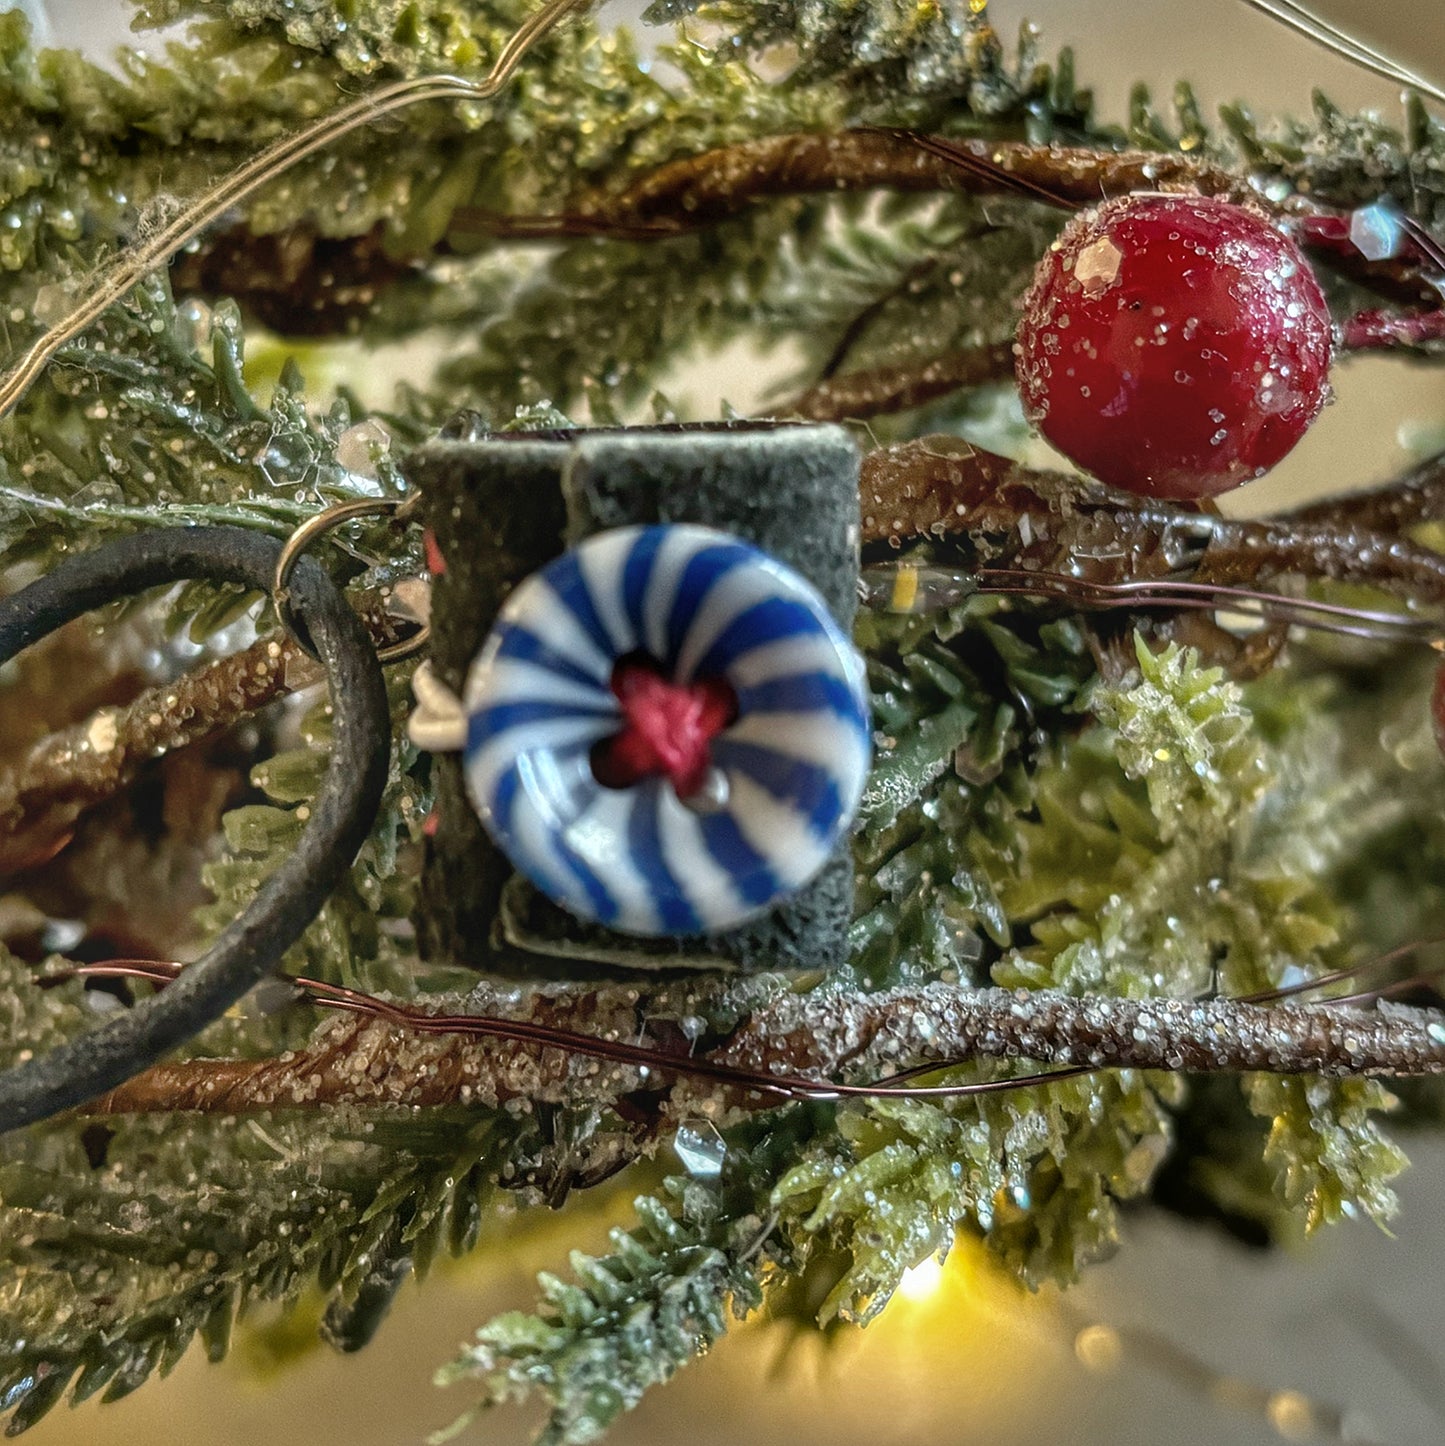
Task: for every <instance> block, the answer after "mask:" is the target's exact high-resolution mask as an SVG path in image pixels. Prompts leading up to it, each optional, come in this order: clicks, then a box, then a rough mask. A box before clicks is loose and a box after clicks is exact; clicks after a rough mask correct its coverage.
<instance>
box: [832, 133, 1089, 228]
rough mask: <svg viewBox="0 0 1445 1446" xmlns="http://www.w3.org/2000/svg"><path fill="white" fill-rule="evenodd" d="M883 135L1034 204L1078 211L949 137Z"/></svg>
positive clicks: (1050, 193)
mask: <svg viewBox="0 0 1445 1446" xmlns="http://www.w3.org/2000/svg"><path fill="white" fill-rule="evenodd" d="M860 129H863V130H872V129H873V127H871V126H865V127H860ZM878 133H879V134H880V135H891V136H898V137H900V138H901V139H903V140H907V141H910V142H912V144H914V145H915V146H917V147H918V148H919V150H921V151H927V152H928V154H929V155H931V156H937V157H938V158H939V160H942V161H947V162H949V164H950V165H954V166H957V167H958V169H959V170H960V171H967V172H968V173H969V175H971V176H979V177H981V178H982V179H983V180H986V181H994V182H996V183H997V184H999V185H1000V186H1003V187H1005V188H1006V189H1008V190H1011V191H1014V192H1016V193H1017V194H1018V195H1020V196H1027V197H1028V198H1029V199H1030V200H1032V201H1042V202H1043V203H1044V204H1045V205H1048V206H1057V207H1058V208H1059V209H1060V210H1064V211H1077V210H1078V209H1079V208H1078V206H1077V205H1076V204H1075V203H1074V202H1073V201H1070V200H1068V199H1067V198H1066V197H1064V196H1060V195H1059V194H1058V192H1057V191H1051V190H1049V188H1048V187H1047V186H1041V185H1039V183H1038V182H1037V181H1031V180H1030V179H1029V178H1028V177H1027V176H1019V175H1015V174H1014V172H1012V171H1010V170H1008V169H1007V168H1006V167H1004V166H1001V165H999V164H998V162H997V161H991V160H988V159H987V158H986V157H984V156H980V155H977V154H975V152H974V151H972V150H971V149H970V148H969V147H968V145H967V144H966V143H965V142H963V141H951V140H949V139H948V138H947V137H946V136H932V135H928V134H926V133H925V132H923V131H890V130H882V129H880V130H879V132H878Z"/></svg>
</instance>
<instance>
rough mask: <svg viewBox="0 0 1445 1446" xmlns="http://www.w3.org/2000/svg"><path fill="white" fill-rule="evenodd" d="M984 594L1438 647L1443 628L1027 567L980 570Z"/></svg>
mask: <svg viewBox="0 0 1445 1446" xmlns="http://www.w3.org/2000/svg"><path fill="white" fill-rule="evenodd" d="M972 576H973V577H974V578H975V579H976V580H977V582H978V590H979V592H980V593H985V594H990V595H995V596H1002V597H1059V598H1063V599H1065V600H1067V601H1069V602H1075V603H1081V604H1084V605H1085V606H1089V607H1096V608H1100V609H1104V610H1109V609H1114V608H1138V607H1160V608H1190V609H1194V610H1197V611H1205V612H1214V611H1218V610H1220V609H1223V610H1226V611H1236V612H1245V613H1248V614H1250V615H1251V616H1258V617H1260V618H1262V619H1263V620H1264V621H1267V622H1284V623H1289V624H1291V625H1292V626H1298V627H1304V628H1311V629H1313V630H1314V631H1316V632H1326V633H1336V634H1339V635H1342V636H1345V637H1356V638H1366V639H1369V640H1371V641H1375V642H1420V643H1424V644H1426V645H1427V646H1431V647H1436V646H1439V645H1440V644H1441V642H1442V638H1441V628H1442V624H1441V623H1440V622H1438V621H1436V620H1433V619H1426V618H1411V617H1407V616H1405V615H1403V614H1400V613H1393V612H1378V611H1375V610H1372V609H1370V608H1355V607H1347V606H1345V605H1343V604H1340V603H1328V602H1317V601H1315V600H1313V599H1311V598H1298V597H1289V596H1287V595H1286V594H1284V593H1274V592H1266V591H1261V590H1259V589H1256V588H1245V587H1236V586H1233V585H1231V584H1223V583H1209V582H1187V581H1182V580H1170V579H1167V578H1160V579H1147V578H1139V579H1135V580H1133V581H1129V582H1094V581H1091V580H1089V579H1087V578H1077V577H1070V576H1069V575H1068V574H1067V573H1060V572H1033V571H1028V570H1026V569H1023V568H981V569H979V570H978V571H977V572H976V573H974V574H973V575H972Z"/></svg>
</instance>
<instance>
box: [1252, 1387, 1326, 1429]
mask: <svg viewBox="0 0 1445 1446" xmlns="http://www.w3.org/2000/svg"><path fill="white" fill-rule="evenodd" d="M1265 1414H1266V1415H1267V1416H1268V1417H1269V1424H1270V1425H1271V1426H1273V1427H1274V1429H1275V1430H1276V1431H1278V1432H1279V1434H1280V1435H1281V1436H1283V1437H1284V1439H1285V1440H1286V1441H1305V1440H1308V1438H1309V1437H1311V1436H1313V1435H1314V1434H1315V1425H1316V1423H1315V1413H1314V1411H1313V1409H1312V1408H1311V1406H1310V1403H1309V1401H1308V1400H1307V1399H1306V1398H1305V1397H1304V1396H1302V1395H1300V1393H1299V1392H1298V1391H1276V1392H1275V1393H1274V1395H1272V1396H1271V1397H1270V1398H1269V1405H1268V1406H1266V1407H1265Z"/></svg>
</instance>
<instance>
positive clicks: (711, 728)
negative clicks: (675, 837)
mask: <svg viewBox="0 0 1445 1446" xmlns="http://www.w3.org/2000/svg"><path fill="white" fill-rule="evenodd" d="M612 692H613V693H614V695H615V696H616V698H617V701H618V703H619V704H620V705H621V707H622V720H623V721H622V728H621V730H620V731H619V732H617V733H615V734H613V736H612V737H611V738H608V739H605V740H604V741H603V742H601V743H599V744H598V745H597V746H596V748H594V749H593V750H592V772H593V774H594V775H595V776H596V779H597V781H598V782H599V783H600V784H602V786H603V787H604V788H631V787H632V785H633V784H635V783H640V782H641V781H642V780H643V779H644V778H652V777H656V776H658V775H661V776H662V777H664V778H668V779H671V781H672V786H673V787H674V788H675V789H676V790H677V796H678V797H679V798H691V797H692V795H693V794H695V793H697V792H698V791H699V790H701V789H702V787H703V785H704V784H705V783H706V782H707V775H708V770H709V768H710V767H711V766H712V740H713V739H714V738H716V737H717V735H718V734H719V733H721V732H722V731H723V729H725V728H726V727H728V726H729V724H731V723H732V722H733V721H734V720H735V719H736V718H737V715H738V703H737V695H736V694H735V693H734V692H733V690H732V686H731V685H730V684H729V683H728V682H727V681H726V680H725V679H723V678H701V679H699V680H698V681H697V682H695V683H674V682H673V681H672V680H671V679H670V678H667V677H666V676H664V674H663V672H662V670H661V669H660V668H659V667H658V666H657V664H656V663H654V662H653V661H652V659H651V658H647V657H643V656H640V655H638V654H636V653H634V654H632V655H631V656H629V657H626V658H620V659H619V660H618V662H617V666H616V667H615V668H613V670H612Z"/></svg>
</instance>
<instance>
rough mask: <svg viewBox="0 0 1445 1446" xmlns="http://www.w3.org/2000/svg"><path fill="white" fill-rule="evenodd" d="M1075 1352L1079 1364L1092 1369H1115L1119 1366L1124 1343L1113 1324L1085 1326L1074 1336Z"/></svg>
mask: <svg viewBox="0 0 1445 1446" xmlns="http://www.w3.org/2000/svg"><path fill="white" fill-rule="evenodd" d="M1074 1354H1075V1355H1076V1356H1077V1357H1078V1358H1079V1364H1080V1365H1082V1366H1085V1367H1087V1369H1089V1370H1091V1371H1099V1372H1101V1373H1102V1372H1105V1371H1114V1370H1117V1369H1118V1367H1119V1359H1120V1357H1121V1356H1122V1355H1123V1354H1124V1345H1123V1342H1122V1341H1120V1339H1119V1332H1118V1331H1116V1330H1115V1329H1114V1328H1113V1326H1106V1325H1091V1326H1085V1327H1084V1328H1083V1330H1081V1331H1080V1332H1079V1333H1078V1335H1076V1336H1075V1337H1074Z"/></svg>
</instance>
